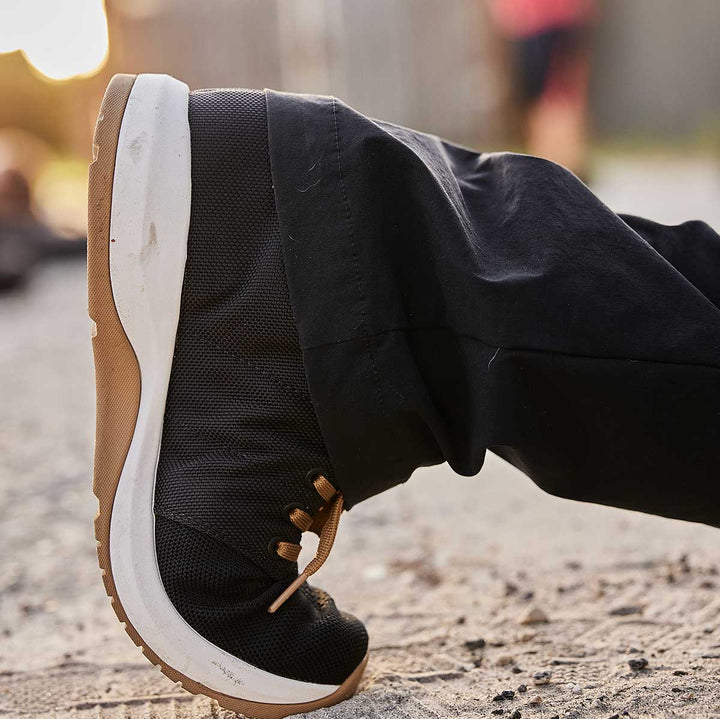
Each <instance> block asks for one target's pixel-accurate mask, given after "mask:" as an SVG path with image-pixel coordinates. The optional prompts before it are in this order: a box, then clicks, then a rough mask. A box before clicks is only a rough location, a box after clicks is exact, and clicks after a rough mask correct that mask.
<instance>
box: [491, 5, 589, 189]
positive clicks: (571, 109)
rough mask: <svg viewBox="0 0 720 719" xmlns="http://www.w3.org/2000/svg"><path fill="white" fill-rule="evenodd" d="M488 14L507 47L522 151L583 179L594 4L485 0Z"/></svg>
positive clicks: (584, 172)
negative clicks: (489, 0) (487, 2)
mask: <svg viewBox="0 0 720 719" xmlns="http://www.w3.org/2000/svg"><path fill="white" fill-rule="evenodd" d="M490 10H491V15H492V18H493V21H494V24H495V27H496V28H497V31H498V33H499V34H500V35H501V37H503V38H504V39H505V40H506V41H507V44H508V47H509V52H510V56H511V58H510V66H511V67H510V73H511V80H512V92H513V94H514V96H515V101H516V103H517V104H518V106H519V110H520V113H521V123H522V133H523V141H524V143H525V145H526V147H527V151H528V152H529V153H530V154H531V155H537V156H538V157H544V158H546V159H549V160H552V161H553V162H557V163H559V164H561V165H564V166H565V167H567V168H568V169H569V170H571V171H572V172H574V173H575V174H576V175H578V176H580V177H583V176H584V175H585V174H586V169H587V168H586V156H585V155H586V136H587V117H588V109H587V89H588V77H589V74H590V56H591V52H590V50H591V48H590V45H591V39H592V26H593V24H594V22H595V18H596V13H597V7H596V4H595V2H594V0H491V3H490Z"/></svg>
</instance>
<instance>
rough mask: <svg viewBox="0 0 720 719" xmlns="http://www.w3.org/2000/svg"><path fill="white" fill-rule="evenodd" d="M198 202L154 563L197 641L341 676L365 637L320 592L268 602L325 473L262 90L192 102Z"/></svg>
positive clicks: (269, 666) (294, 674) (206, 94)
mask: <svg viewBox="0 0 720 719" xmlns="http://www.w3.org/2000/svg"><path fill="white" fill-rule="evenodd" d="M189 117H190V129H191V139H192V209H191V218H190V233H189V240H188V257H187V263H186V268H185V279H184V285H183V294H182V304H181V310H180V323H179V326H178V333H177V340H176V347H175V356H174V360H173V367H172V374H171V378H170V386H169V390H168V398H167V406H166V412H165V422H164V427H163V437H162V449H161V453H160V460H159V464H158V472H157V485H156V496H155V512H156V515H157V526H156V541H157V554H158V563H159V566H160V572H161V575H162V578H163V582H164V584H165V587H166V590H167V591H168V595H169V596H170V599H171V600H172V601H173V603H174V605H175V606H176V607H177V609H178V611H180V613H181V614H182V615H183V617H184V618H185V619H186V620H187V621H188V623H189V624H190V625H191V626H193V627H194V628H195V629H197V630H198V631H199V632H200V633H201V634H203V635H204V636H205V637H206V638H208V639H209V640H211V641H212V642H213V643H215V644H217V645H218V646H220V647H222V648H223V649H225V650H227V651H229V652H231V653H233V654H235V655H236V656H239V657H241V658H242V659H244V660H246V661H249V662H250V663H252V664H254V665H256V666H258V667H260V668H262V669H266V670H268V671H272V672H274V673H277V674H281V675H283V676H288V677H291V678H295V679H300V680H304V681H312V682H319V683H332V684H336V683H340V682H342V681H343V680H344V679H345V678H346V677H347V675H348V674H349V673H350V672H351V671H352V669H354V668H355V666H357V664H358V663H359V662H360V660H361V659H362V657H363V655H364V653H365V651H366V646H367V636H366V634H365V630H364V628H363V627H362V625H361V624H360V623H359V622H358V621H357V620H355V619H354V618H351V617H348V616H347V615H341V614H339V613H338V612H337V610H336V609H335V607H334V604H333V603H332V601H331V600H329V598H328V597H327V595H326V594H324V593H322V592H318V591H317V590H310V589H309V588H304V589H303V590H302V592H300V593H298V594H297V596H296V597H294V598H293V599H292V600H290V601H289V602H288V603H287V604H286V605H284V606H283V607H282V608H281V609H280V610H279V611H278V612H277V614H275V615H270V614H269V613H268V612H267V606H268V605H269V604H270V602H271V601H272V600H273V599H274V598H275V597H276V596H277V595H278V594H279V593H280V591H281V589H282V587H283V586H284V585H285V584H287V582H288V580H289V579H290V578H292V577H294V576H295V575H296V572H297V568H296V566H295V565H294V564H291V563H290V562H287V561H286V560H283V559H281V558H280V557H278V556H277V554H276V553H274V552H272V551H270V550H269V549H268V545H269V543H270V541H271V540H272V539H273V538H275V537H277V538H280V539H283V540H285V541H295V542H297V541H299V538H300V533H299V531H298V530H297V529H295V527H293V525H292V524H291V523H290V521H289V519H288V516H287V513H286V511H285V507H286V506H287V505H288V504H290V503H298V504H299V505H300V506H301V507H304V508H306V509H307V510H309V511H311V512H313V511H315V510H316V509H317V508H318V506H319V504H320V503H321V501H322V500H321V498H320V497H319V496H318V494H317V492H316V491H315V490H314V489H313V487H312V486H311V484H310V483H309V482H308V481H306V476H307V474H308V472H309V471H310V470H313V469H315V468H319V469H322V470H323V472H324V473H325V474H326V476H327V477H328V478H329V479H330V480H331V481H332V479H333V476H332V468H331V467H330V465H329V461H328V457H327V453H326V450H325V447H324V443H323V440H322V437H321V435H320V430H319V428H318V424H317V420H316V417H315V413H314V410H313V406H312V402H311V400H310V396H309V394H308V389H307V383H306V380H305V372H304V367H303V361H302V353H301V350H300V348H299V345H298V340H297V331H296V328H295V324H294V321H293V315H292V310H291V307H290V301H289V296H288V289H287V283H286V280H285V273H284V267H283V261H282V254H281V246H280V234H279V227H278V221H277V215H276V212H275V205H274V198H273V190H272V180H271V175H270V167H269V160H268V150H267V129H266V111H265V98H264V94H263V93H261V92H252V91H226V90H222V91H220V90H219V91H203V92H198V93H193V94H191V96H190V110H189Z"/></svg>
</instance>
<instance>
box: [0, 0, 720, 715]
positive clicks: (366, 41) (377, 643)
mask: <svg viewBox="0 0 720 719" xmlns="http://www.w3.org/2000/svg"><path fill="white" fill-rule="evenodd" d="M718 29H720V2H718V0H683V1H682V2H679V1H678V0H360V1H358V0H106V2H103V1H102V0H0V713H6V714H8V715H10V716H33V717H46V716H47V717H50V716H52V717H53V718H56V717H64V716H73V717H85V716H88V717H90V716H92V717H95V718H97V717H105V716H112V717H115V716H118V717H120V716H122V717H124V718H125V719H127V718H128V717H136V716H137V717H141V716H143V717H144V716H153V717H163V718H164V717H165V716H168V717H169V716H173V717H178V716H183V717H184V716H186V714H184V713H183V712H184V711H185V710H184V709H182V707H185V706H186V705H185V704H184V703H183V702H185V701H189V699H188V697H187V695H184V694H182V693H180V692H178V690H177V689H174V688H173V687H171V686H170V685H169V683H168V682H166V681H165V680H164V679H162V678H161V677H159V675H156V674H155V673H154V672H152V670H151V668H150V667H149V665H148V666H146V665H145V663H143V662H142V660H140V658H139V657H138V655H137V654H136V653H134V652H133V651H132V650H133V649H134V648H133V647H132V646H131V645H130V642H129V641H127V639H126V638H125V637H124V636H123V634H122V630H121V628H120V627H119V626H118V625H117V623H116V622H115V620H114V617H113V616H112V613H111V612H110V610H109V609H108V607H107V606H106V604H107V600H106V598H105V597H104V595H103V592H102V587H101V583H100V580H99V576H98V571H97V566H96V564H95V559H94V542H93V539H92V531H91V523H92V517H93V514H94V512H95V508H96V503H95V500H94V498H93V496H92V495H91V493H90V477H91V472H92V470H91V463H92V436H93V375H92V359H91V351H90V340H89V337H90V322H89V319H88V318H87V315H86V290H85V268H84V236H85V231H86V228H85V216H86V178H87V165H88V162H89V161H90V159H91V155H92V147H91V143H92V132H93V126H94V123H95V117H96V113H97V110H98V107H99V104H100V100H101V98H102V94H103V91H104V88H105V86H106V84H107V82H108V80H109V79H110V77H111V76H112V75H113V74H114V73H117V72H126V73H140V72H162V73H170V74H172V75H174V76H176V77H178V78H180V79H182V80H184V81H185V82H187V83H188V84H189V85H190V87H191V88H192V89H199V88H204V87H228V86H229V87H260V88H262V87H272V88H276V89H281V90H289V91H297V92H311V93H323V94H335V95H337V96H339V97H340V98H341V99H343V100H345V101H346V102H347V103H349V104H350V105H352V106H354V107H355V108H356V109H358V110H360V111H362V112H364V113H366V114H369V115H371V116H376V117H380V118H383V119H385V120H389V121H393V122H396V123H400V124H404V125H409V126H412V127H415V128H417V129H421V130H425V131H428V132H432V133H436V134H439V135H442V136H444V137H446V138H449V139H451V140H454V141H456V142H459V143H463V144H466V145H470V146H472V147H473V148H476V149H478V150H488V151H489V150H493V151H494V150H501V149H513V150H518V151H527V152H531V153H534V154H539V155H543V156H546V157H549V158H551V159H554V160H556V161H559V162H561V163H563V164H566V165H567V166H569V167H570V168H571V169H572V170H573V171H574V172H576V173H577V174H578V175H579V176H580V177H581V178H582V179H584V180H585V181H586V182H588V183H589V184H590V186H591V187H592V189H593V190H594V191H595V192H596V193H597V194H599V196H600V197H601V199H603V200H604V201H605V202H606V203H607V204H608V205H610V206H611V207H612V208H613V209H614V210H616V211H619V212H620V211H622V212H631V213H634V214H639V215H645V216H648V217H651V218H652V219H655V220H658V221H661V222H666V223H671V224H672V223H678V222H682V221H684V220H687V219H703V220H705V221H706V222H708V223H710V224H711V225H713V226H714V227H715V228H716V229H718V228H720V167H719V165H720V81H718V78H720V42H718V39H717V36H718ZM439 516H441V517H444V518H445V520H446V521H444V522H443V523H442V524H441V525H440V522H436V521H433V518H437V517H439ZM448 518H449V519H450V520H451V521H447V519H448ZM343 523H344V526H343V528H342V529H341V531H340V536H339V539H338V543H337V545H336V549H335V550H334V558H333V561H332V562H329V563H328V567H327V568H324V569H323V574H322V577H320V579H319V581H320V584H321V585H322V586H325V587H326V588H328V589H330V590H331V592H332V593H333V595H334V596H336V597H337V598H338V599H339V601H340V603H341V605H342V606H343V608H346V609H349V610H350V611H353V612H354V613H356V614H358V615H359V616H361V617H362V618H363V619H364V620H366V621H367V622H368V625H369V628H370V630H371V635H372V636H373V644H372V648H373V654H372V658H371V668H372V672H371V680H370V682H371V683H370V685H369V686H368V687H366V690H365V692H364V693H363V694H362V695H361V697H360V698H358V699H357V700H354V701H355V702H356V703H355V704H354V705H353V706H354V709H353V710H352V712H350V713H349V714H347V715H346V716H353V717H360V716H368V717H370V716H373V717H376V716H379V715H393V716H396V715H397V716H400V714H395V713H394V712H396V711H397V712H399V711H400V710H399V708H398V707H399V705H400V703H401V701H402V702H404V703H403V706H404V707H405V708H406V713H405V714H402V716H412V717H416V716H417V717H421V716H422V717H438V716H448V715H452V716H459V717H465V716H467V717H475V716H478V715H479V714H478V713H477V711H478V707H479V706H480V705H478V704H477V703H476V701H477V697H479V696H485V694H486V693H487V691H489V690H488V687H490V686H491V687H494V688H496V689H498V690H499V689H506V688H513V687H514V684H510V683H508V682H510V679H508V677H510V676H511V675H510V670H511V668H512V669H513V671H514V670H515V669H517V670H518V671H517V672H515V673H516V674H518V673H522V672H528V671H532V670H534V669H547V668H549V667H550V666H551V665H552V671H553V672H555V677H556V680H557V681H558V682H559V679H558V678H564V679H565V680H567V682H571V683H572V686H573V687H574V686H580V685H582V687H581V690H579V691H576V690H575V689H574V688H573V690H572V691H566V692H565V693H564V694H563V691H564V690H563V689H562V686H561V684H560V683H557V684H553V685H552V686H551V687H550V688H548V690H547V691H548V692H549V693H547V694H545V695H544V699H543V701H544V704H543V705H542V706H544V707H545V708H546V710H547V711H549V712H550V714H552V713H553V711H558V712H559V711H560V710H563V711H564V710H565V709H568V710H569V709H570V708H573V707H575V704H577V705H578V706H577V707H576V708H577V709H578V711H580V710H582V711H581V713H579V714H577V713H576V714H563V715H564V716H568V717H570V716H591V715H592V716H598V717H601V716H609V715H610V714H612V713H613V711H616V712H619V711H620V710H621V709H623V708H627V709H628V711H630V712H631V715H632V716H635V717H637V716H660V715H663V716H665V715H666V714H665V711H666V710H667V711H671V709H672V712H676V713H672V712H671V713H672V715H673V716H707V717H710V716H713V717H714V716H720V705H717V679H718V678H719V677H720V675H718V674H717V671H718V670H717V662H715V664H714V665H713V662H712V659H713V657H715V658H717V656H716V655H717V649H713V648H712V647H717V646H718V641H720V640H719V639H718V637H717V635H714V634H713V632H714V629H715V628H717V627H718V626H719V625H720V603H719V602H718V600H717V589H716V586H717V584H716V582H717V580H716V579H715V577H716V575H718V573H719V571H720V570H719V569H718V564H717V557H718V552H717V549H718V535H717V532H714V531H712V530H710V529H709V528H706V527H698V526H691V525H685V524H683V523H680V522H670V521H666V520H660V519H657V518H652V517H644V516H641V515H637V514H631V513H629V512H623V511H621V510H614V509H608V508H601V507H590V506H583V505H579V504H577V503H571V502H567V501H563V500H558V499H556V498H553V497H550V496H548V495H544V494H542V493H541V492H540V490H539V489H537V488H536V487H535V486H534V485H532V483H531V482H529V481H528V480H526V479H525V478H524V477H523V476H522V475H520V474H519V473H518V472H516V471H515V470H513V469H511V468H509V467H508V466H507V465H504V464H503V463H502V462H501V461H500V460H496V459H494V458H490V460H489V461H488V466H487V467H486V469H484V470H483V473H482V477H481V478H480V480H475V479H470V480H468V479H460V478H454V477H451V474H450V472H449V470H448V469H447V468H446V467H439V468H433V469H429V470H422V471H420V472H419V473H418V476H417V477H416V478H414V479H413V481H412V482H410V483H408V485H405V486H402V487H397V488H395V489H393V490H392V491H390V492H388V493H386V494H384V495H381V496H379V497H375V498H373V499H372V500H370V501H369V502H367V503H364V504H363V505H360V506H359V507H358V508H357V509H354V510H353V511H352V512H351V513H349V516H348V518H347V519H345V520H343ZM380 527H382V528H383V531H382V532H378V531H377V530H378V528H380ZM468 547H473V548H475V550H474V552H471V553H469V552H468V551H467V549H468ZM350 578H352V581H350ZM533 602H539V603H540V608H541V609H542V610H543V611H544V612H546V613H547V614H548V615H549V617H550V623H549V624H547V628H543V627H545V625H544V624H543V625H542V627H540V628H539V629H538V628H535V627H532V631H531V632H529V630H527V629H523V630H522V631H523V632H524V633H522V634H518V629H517V622H516V617H517V616H520V615H523V613H524V612H525V611H526V609H528V608H529V607H530V605H531V604H532V603H533ZM466 614H467V616H466ZM641 620H642V621H641ZM528 632H529V633H528ZM490 635H492V637H491V636H490ZM478 637H484V638H487V647H486V649H485V650H484V651H485V655H483V656H484V659H482V662H481V658H480V657H478V656H475V657H472V656H470V655H469V654H468V651H469V650H468V648H467V647H468V646H470V645H471V646H480V642H481V643H482V645H485V641H484V639H480V642H478V641H477V640H478ZM493 637H494V638H493ZM473 641H475V644H474V645H473V644H472V642H473ZM712 642H714V644H712ZM641 650H642V651H648V652H650V651H651V650H652V651H656V652H657V655H658V656H660V655H661V654H662V656H663V657H664V660H663V661H664V662H665V665H666V667H669V668H670V669H676V670H677V671H675V674H672V673H671V672H670V669H668V673H667V674H662V673H658V674H657V675H655V674H652V675H651V674H647V675H644V677H643V682H642V685H643V686H644V687H645V689H643V686H640V685H632V684H631V683H630V684H627V686H626V684H623V682H626V679H625V673H623V671H621V670H620V669H618V668H617V667H618V666H621V665H622V666H624V658H623V656H624V655H622V656H620V658H618V656H619V655H618V652H621V653H622V652H624V651H628V652H630V651H635V652H636V651H641ZM665 652H666V653H665ZM571 654H572V656H574V657H584V656H586V655H587V656H592V657H594V658H593V659H592V662H593V663H590V662H591V660H588V663H587V664H583V665H582V667H584V668H582V667H581V666H580V662H581V661H584V660H581V659H577V660H575V659H573V660H568V659H567V656H568V655H571ZM648 656H650V654H648ZM508 657H510V658H509V659H508ZM513 657H514V658H513ZM553 657H555V659H553ZM557 657H560V659H557ZM563 657H565V658H563ZM708 657H709V658H708ZM553 662H555V663H554V664H553ZM686 665H687V666H686ZM438 670H440V674H437V672H438ZM520 670H522V672H521V671H520ZM433 672H435V673H433ZM443 672H444V673H443ZM583 672H584V673H583ZM529 676H530V678H531V677H532V674H529ZM519 679H522V677H519V678H517V681H519ZM611 680H612V681H613V682H616V688H617V687H619V688H617V692H618V694H617V695H615V694H613V695H612V696H620V698H619V699H617V701H616V702H615V703H614V704H613V701H615V700H613V701H610V700H608V699H607V697H608V696H609V694H610V692H609V689H608V688H607V685H606V684H605V683H604V682H607V681H611ZM691 680H692V682H691ZM512 681H516V679H512ZM627 681H628V682H629V681H630V680H627ZM499 682H500V683H499ZM502 682H505V684H503V683H502ZM673 682H675V683H678V682H685V684H684V685H683V686H682V687H680V688H678V687H676V686H675V685H674V684H673ZM528 683H530V680H528ZM688 683H692V686H691V687H690V689H687V687H685V685H687V684H688ZM586 685H587V686H590V685H592V686H596V687H599V688H598V689H597V691H595V690H593V689H587V688H586ZM671 685H672V687H673V688H672V692H676V689H677V692H676V693H674V694H671V693H669V692H670V686H671ZM553 687H557V691H556V692H555V694H553V693H552V692H553V691H555V689H553ZM647 687H651V689H648V688H647ZM683 687H685V688H683ZM686 689H687V691H686ZM690 690H691V691H690ZM593 691H595V694H593ZM583 692H585V694H583ZM410 695H411V696H412V697H414V699H412V700H408V696H410ZM596 695H597V696H596ZM528 696H529V695H528ZM591 696H592V699H593V701H597V702H600V703H599V704H598V705H597V706H595V705H593V706H595V709H596V711H594V713H592V714H586V713H585V711H586V710H587V709H588V707H589V705H588V704H583V702H585V701H586V699H587V701H590V697H591ZM603 696H604V697H605V698H604V699H603ZM690 696H692V697H694V698H693V699H689V698H687V697H690ZM648 697H650V698H648ZM193 701H195V700H193ZM197 701H200V700H197ZM700 701H706V704H703V707H704V708H703V711H702V712H699V713H697V712H696V713H693V711H690V710H689V711H690V713H685V714H683V713H682V712H683V709H682V707H683V706H687V703H688V702H690V703H692V702H695V705H694V706H695V708H696V709H697V702H700ZM128 702H129V703H128ZM163 702H165V703H163ZM172 702H176V704H172ZM363 702H365V704H363ZM413 702H417V705H415V704H413ZM553 702H554V703H553ZM623 702H624V703H623ZM633 702H635V704H633ZM643 702H645V704H643ZM647 702H656V704H653V705H652V706H650V705H649V704H647ZM683 702H685V704H683ZM713 702H714V703H713ZM150 704H152V706H153V707H155V708H154V709H152V711H151V710H150V709H148V708H147V707H148V706H149V705H150ZM581 704H582V706H581ZM676 705H677V706H676ZM98 706H102V707H105V708H104V709H97V707H98ZM188 706H189V705H188ZM491 706H492V704H489V705H488V712H489V707H491ZM538 706H540V704H539V703H538ZM648 706H650V709H648V712H649V713H646V714H643V713H642V712H640V711H639V710H638V711H637V712H636V711H635V710H636V709H637V708H638V707H641V708H642V707H645V709H647V707H648ZM93 707H95V708H93ZM123 707H124V708H123ZM163 707H164V708H163ZM172 707H176V709H172V712H171V708H172ZM177 707H180V709H177ZM423 707H425V708H423ZM583 707H584V708H583ZM653 707H655V709H656V710H657V711H651V710H652V709H653ZM673 707H675V708H673ZM713 707H715V708H714V709H713ZM192 708H193V711H192V712H191V713H188V714H187V716H191V715H192V716H193V717H197V716H208V717H209V716H213V717H216V716H218V715H217V714H216V713H215V711H214V710H212V711H211V710H210V708H209V705H206V704H193V705H192ZM611 708H612V709H613V711H610V709H611ZM116 709H117V714H115V713H113V712H114V711H116ZM426 709H427V711H426ZM606 709H607V711H606ZM661 710H662V711H661ZM188 711H189V710H188ZM523 711H525V709H523ZM537 711H540V709H538V710H537ZM543 711H544V710H543ZM165 712H167V714H166V713H165ZM173 712H175V713H173ZM713 712H716V713H713ZM488 715H489V714H488ZM328 716H335V714H328ZM337 716H341V715H340V714H338V715H337ZM343 716H344V715H343ZM548 716H549V714H548Z"/></svg>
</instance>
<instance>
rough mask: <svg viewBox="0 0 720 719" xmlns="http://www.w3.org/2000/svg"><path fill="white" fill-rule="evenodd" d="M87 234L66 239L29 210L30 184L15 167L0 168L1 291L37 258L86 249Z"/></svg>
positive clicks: (23, 278)
mask: <svg viewBox="0 0 720 719" xmlns="http://www.w3.org/2000/svg"><path fill="white" fill-rule="evenodd" d="M86 244H87V241H86V238H84V237H80V238H75V239H66V238H64V237H61V236H59V235H57V234H56V233H54V232H53V231H52V230H51V229H50V228H49V227H47V226H46V225H45V224H43V223H42V222H40V221H39V220H38V219H37V218H36V217H35V215H34V213H33V211H32V195H31V190H30V185H29V183H28V181H27V179H26V178H25V176H24V175H23V174H22V173H21V172H19V171H18V170H15V169H9V170H4V171H2V172H0V291H4V290H9V289H13V288H16V287H18V286H21V285H22V284H24V282H25V281H26V280H27V279H28V278H29V276H30V274H31V272H32V270H33V268H34V267H35V266H36V265H37V263H38V262H40V261H41V260H43V259H45V258H50V257H71V256H77V255H82V254H84V253H85V251H86Z"/></svg>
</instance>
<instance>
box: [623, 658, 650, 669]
mask: <svg viewBox="0 0 720 719" xmlns="http://www.w3.org/2000/svg"><path fill="white" fill-rule="evenodd" d="M647 665H648V660H647V659H645V657H641V658H640V659H631V660H630V661H629V662H628V666H629V667H630V669H632V670H633V671H634V672H639V671H641V670H643V669H645V667H647Z"/></svg>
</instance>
